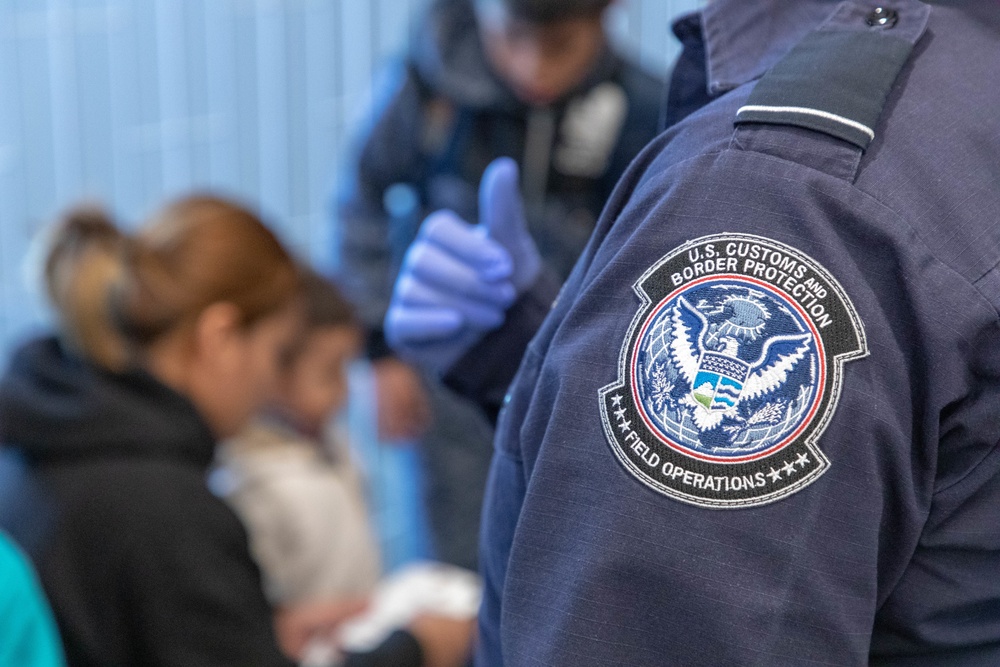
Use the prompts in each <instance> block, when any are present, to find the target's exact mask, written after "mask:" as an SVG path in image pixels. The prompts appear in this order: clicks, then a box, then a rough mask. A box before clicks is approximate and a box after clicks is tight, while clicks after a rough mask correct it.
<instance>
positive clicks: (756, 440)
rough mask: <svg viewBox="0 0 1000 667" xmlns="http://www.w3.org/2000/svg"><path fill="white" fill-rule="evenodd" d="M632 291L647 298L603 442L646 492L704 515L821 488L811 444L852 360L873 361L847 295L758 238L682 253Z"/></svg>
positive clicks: (822, 273)
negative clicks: (705, 511)
mask: <svg viewBox="0 0 1000 667" xmlns="http://www.w3.org/2000/svg"><path fill="white" fill-rule="evenodd" d="M634 289H635V291H636V293H637V294H638V295H639V297H640V299H641V300H642V306H641V307H640V309H639V311H638V313H637V314H636V317H635V318H634V320H633V322H632V326H631V327H630V329H629V333H628V335H627V336H626V339H625V342H624V344H623V346H622V351H621V356H620V361H619V380H618V382H616V383H614V384H612V385H609V386H607V387H604V388H603V389H602V390H601V392H600V402H601V414H602V418H603V421H604V427H605V432H606V435H607V437H608V443H609V444H610V445H611V448H612V450H613V451H614V452H615V454H616V455H617V457H618V458H619V460H620V461H621V462H622V464H623V465H624V466H625V468H626V469H627V470H629V472H631V473H632V474H633V475H634V476H635V477H636V478H638V479H639V480H640V481H641V482H643V483H644V484H646V485H647V486H649V487H650V488H652V489H654V490H656V491H659V492H660V493H663V494H664V495H667V496H670V497H672V498H676V499H678V500H681V501H684V502H688V503H692V504H695V505H701V506H705V507H717V508H735V507H747V506H754V505H762V504H765V503H769V502H773V501H775V500H778V499H780V498H783V497H785V496H787V495H789V494H791V493H794V492H796V491H799V490H801V489H802V488H804V487H805V486H807V485H808V484H810V483H811V482H813V481H815V480H816V479H817V478H818V477H819V476H820V475H821V474H822V473H823V472H824V471H825V470H826V469H827V468H828V467H829V465H830V464H829V461H828V460H827V458H826V457H825V456H824V455H823V453H822V452H821V451H820V450H819V448H818V447H817V446H816V440H817V439H818V438H819V436H820V434H821V433H822V432H823V430H824V429H825V427H826V424H827V422H828V421H829V418H830V416H831V415H832V414H833V412H834V410H835V408H836V405H837V400H838V397H839V392H840V386H841V367H842V365H843V363H844V362H845V361H848V360H851V359H856V358H859V357H863V356H865V355H867V353H868V350H867V344H866V341H865V336H864V328H863V326H862V324H861V321H860V319H859V318H858V315H857V313H856V312H855V310H854V306H853V304H851V302H850V300H849V299H848V298H847V296H846V294H845V293H844V291H843V289H842V288H841V286H840V284H839V283H838V282H837V281H836V280H835V279H834V278H833V277H832V276H830V274H829V273H827V271H826V270H825V269H824V268H823V267H821V266H819V265H818V264H817V263H816V262H814V261H813V260H812V259H811V258H809V257H807V256H806V255H804V254H802V253H800V252H799V251H797V250H795V249H793V248H791V247H789V246H786V245H784V244H781V243H778V242H775V241H772V240H770V239H765V238H762V237H757V236H750V235H742V234H721V235H715V236H708V237H703V238H700V239H697V240H694V241H691V242H689V243H687V244H686V245H684V246H682V247H681V248H678V249H676V250H675V251H673V252H671V253H670V254H669V255H667V256H666V257H664V258H663V259H662V260H660V261H659V262H658V263H657V264H656V265H655V266H653V267H651V268H650V269H649V270H648V271H647V272H646V273H645V274H644V275H643V276H642V278H640V279H639V281H638V282H637V283H636V284H635V286H634Z"/></svg>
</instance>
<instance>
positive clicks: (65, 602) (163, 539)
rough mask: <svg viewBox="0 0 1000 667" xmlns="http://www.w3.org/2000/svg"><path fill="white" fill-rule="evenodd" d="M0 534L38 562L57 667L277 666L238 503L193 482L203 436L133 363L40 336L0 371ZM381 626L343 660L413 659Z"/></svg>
mask: <svg viewBox="0 0 1000 667" xmlns="http://www.w3.org/2000/svg"><path fill="white" fill-rule="evenodd" d="M0 443H3V444H2V445H0V530H6V531H8V532H9V533H10V534H11V536H12V537H14V539H15V540H16V541H17V542H19V543H20V545H21V547H22V548H23V549H24V550H25V551H27V552H28V554H29V555H30V556H31V559H32V560H33V561H34V564H35V567H36V568H37V569H38V573H39V576H40V578H41V580H42V585H43V586H44V588H45V592H46V594H47V595H48V597H49V600H50V602H51V603H52V608H53V610H54V611H55V615H56V620H57V621H58V624H59V630H60V632H61V634H62V638H63V642H64V644H65V648H66V657H67V660H68V663H69V665H70V666H71V667H92V666H94V667H96V666H98V665H99V666H100V667H118V666H125V665H142V666H143V667H155V666H158V665H163V666H167V665H169V666H171V667H174V666H176V667H225V666H227V665H232V666H233V667H237V666H239V667H244V666H247V665H254V666H259V667H265V666H266V667H290V666H291V665H292V664H293V663H292V662H291V661H289V660H288V659H287V658H286V657H285V656H284V655H283V654H282V653H281V650H280V649H279V647H278V642H277V638H276V637H275V635H274V629H273V628H274V626H273V613H272V609H271V608H270V606H269V605H268V603H267V601H266V599H265V597H264V593H263V590H262V587H261V578H260V572H259V570H258V568H257V565H256V563H255V562H254V560H253V558H252V557H251V555H250V549H249V545H248V539H247V534H246V532H245V531H244V529H243V525H242V524H241V523H240V521H239V519H238V518H237V517H236V515H235V514H234V513H233V512H232V511H231V510H230V509H229V507H228V506H227V505H226V504H225V502H223V501H222V500H221V499H219V498H217V497H216V496H214V495H213V494H212V493H211V491H210V490H209V488H208V485H207V484H206V471H207V468H208V466H209V465H210V463H211V462H212V459H213V455H214V450H215V438H214V436H213V434H212V433H211V431H209V428H208V426H207V425H206V424H205V422H204V421H203V420H202V418H201V416H200V415H199V414H198V412H197V410H196V409H195V407H194V405H192V404H191V402H190V401H189V400H188V399H186V398H185V397H183V396H181V395H180V394H178V393H177V392H175V391H173V390H172V389H170V388H169V387H166V386H165V385H163V384H162V383H160V382H159V381H158V380H156V378H154V377H153V376H151V375H149V374H148V373H145V372H142V371H132V372H129V373H123V374H114V373H110V372H108V371H105V370H102V369H100V368H98V367H96V366H94V365H92V364H89V363H86V362H84V361H81V360H80V359H79V358H77V357H76V356H74V355H72V354H70V353H68V352H67V351H66V350H65V349H64V347H63V346H62V345H61V344H60V343H59V341H58V340H56V339H54V338H43V339H40V340H36V341H33V342H31V343H28V344H27V345H26V346H24V347H23V348H22V349H21V350H19V351H18V352H17V353H16V354H15V355H14V358H13V360H12V362H11V365H10V368H9V370H8V371H7V374H6V375H5V377H4V379H3V381H2V382H0ZM421 661H422V652H421V648H420V646H419V644H418V643H417V640H416V638H415V637H413V635H411V634H410V633H409V632H407V631H405V630H398V631H396V632H394V633H392V634H391V635H390V636H389V637H388V638H387V639H386V640H385V641H384V642H383V643H382V644H380V645H379V646H378V647H377V648H375V649H374V650H373V651H371V652H369V653H364V654H351V655H348V656H347V659H346V661H345V662H344V666H345V667H387V666H389V665H391V666H393V667H413V666H415V665H419V664H421Z"/></svg>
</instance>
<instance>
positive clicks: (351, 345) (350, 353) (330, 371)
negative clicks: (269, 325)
mask: <svg viewBox="0 0 1000 667" xmlns="http://www.w3.org/2000/svg"><path fill="white" fill-rule="evenodd" d="M302 296H303V298H302V303H303V306H304V308H303V313H304V317H303V326H302V327H301V329H300V330H299V334H298V338H297V339H296V340H295V342H294V343H293V344H292V346H291V347H290V348H289V349H288V351H287V353H286V354H285V356H284V358H283V360H282V372H281V378H280V381H279V384H278V398H277V401H278V404H279V406H280V407H281V408H282V409H283V410H285V411H286V412H288V413H289V414H290V416H291V417H292V418H293V419H294V420H295V422H296V423H297V424H298V425H299V426H301V427H303V428H305V429H307V430H308V431H310V432H314V433H318V432H319V431H320V430H321V429H322V428H323V426H324V424H325V423H326V422H327V420H328V419H329V418H330V416H331V415H332V414H334V413H336V412H337V411H338V410H339V409H340V408H341V407H342V406H343V405H344V401H345V399H346V398H347V370H346V366H347V364H348V363H349V362H350V361H351V360H353V359H354V358H355V357H356V356H357V355H358V354H359V352H360V350H361V343H362V333H361V327H360V325H359V324H358V322H357V320H356V319H355V315H354V311H353V309H352V308H351V305H350V303H348V301H347V299H346V298H344V296H343V295H342V294H341V292H340V290H338V289H337V287H336V286H335V285H334V284H333V283H331V282H330V281H328V280H326V279H325V278H323V277H322V276H320V275H318V274H316V273H314V272H311V271H304V272H303V280H302Z"/></svg>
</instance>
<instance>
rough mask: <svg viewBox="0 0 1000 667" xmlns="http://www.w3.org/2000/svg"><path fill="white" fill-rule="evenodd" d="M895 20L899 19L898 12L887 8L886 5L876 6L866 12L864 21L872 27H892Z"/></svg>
mask: <svg viewBox="0 0 1000 667" xmlns="http://www.w3.org/2000/svg"><path fill="white" fill-rule="evenodd" d="M897 21H899V12H897V11H896V10H895V9H887V8H886V7H876V8H875V9H873V10H872V11H871V13H870V14H868V18H866V19H865V23H867V24H868V25H870V26H872V27H873V28H885V29H889V28H891V27H893V26H894V25H896V22H897Z"/></svg>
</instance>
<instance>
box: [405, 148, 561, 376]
mask: <svg viewBox="0 0 1000 667" xmlns="http://www.w3.org/2000/svg"><path fill="white" fill-rule="evenodd" d="M479 204H480V218H481V220H482V224H481V225H479V226H473V225H470V224H469V223H467V222H465V221H464V220H462V219H461V218H459V217H458V216H457V215H455V214H454V213H452V212H451V211H438V212H436V213H432V214H431V215H429V216H427V218H426V219H425V220H424V222H423V224H422V225H421V227H420V231H419V232H418V234H417V238H416V239H415V240H414V242H413V243H412V244H411V246H410V248H409V250H407V252H406V256H405V257H404V260H403V265H402V267H401V269H400V273H399V277H398V278H397V280H396V285H395V287H394V288H393V295H392V301H391V303H390V305H389V311H388V312H387V313H386V318H385V334H386V340H387V341H388V342H389V345H391V346H392V348H393V349H394V350H396V352H397V353H398V354H399V355H400V356H401V357H403V358H404V359H406V360H408V361H411V362H413V363H416V364H418V365H420V366H423V367H424V368H428V369H430V370H433V371H436V372H443V371H446V370H447V369H448V368H450V367H451V366H452V365H453V364H454V363H455V362H456V361H458V359H459V358H460V357H461V356H462V355H463V354H465V352H467V351H468V350H469V349H470V348H471V347H472V346H473V345H475V343H476V342H478V341H479V340H480V339H481V338H482V337H483V336H484V335H485V334H486V333H487V332H489V331H492V330H493V329H496V328H497V327H499V326H500V325H501V324H503V321H504V317H505V313H506V311H507V308H509V307H510V305H511V304H512V303H513V302H514V300H515V299H516V298H517V296H518V295H519V294H521V293H523V292H524V291H525V290H526V289H527V288H529V287H530V286H531V285H532V284H533V283H534V281H535V279H536V278H537V277H538V273H539V272H540V271H541V267H542V263H541V258H540V257H539V255H538V250H537V249H536V248H535V243H534V241H533V240H532V239H531V236H530V235H529V234H528V230H527V224H526V223H525V218H524V213H523V206H522V204H521V195H520V192H519V191H518V188H517V165H516V164H515V163H514V161H513V160H510V159H509V158H500V159H498V160H495V161H494V162H492V163H491V164H490V166H489V167H488V168H487V170H486V173H485V174H484V175H483V180H482V183H481V184H480V189H479Z"/></svg>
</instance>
